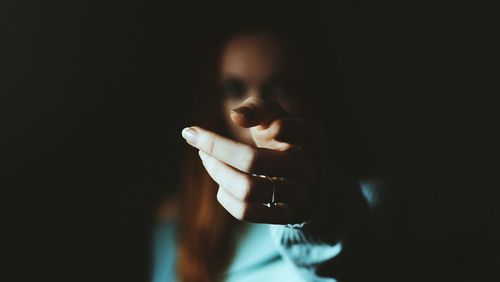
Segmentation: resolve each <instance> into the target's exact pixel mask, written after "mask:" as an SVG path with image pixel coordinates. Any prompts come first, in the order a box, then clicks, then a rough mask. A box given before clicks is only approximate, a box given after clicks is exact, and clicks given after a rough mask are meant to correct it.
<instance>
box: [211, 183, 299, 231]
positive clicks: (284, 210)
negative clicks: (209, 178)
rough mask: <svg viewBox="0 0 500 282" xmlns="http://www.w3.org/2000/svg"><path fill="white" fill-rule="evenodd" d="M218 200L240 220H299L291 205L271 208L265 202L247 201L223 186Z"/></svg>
mask: <svg viewBox="0 0 500 282" xmlns="http://www.w3.org/2000/svg"><path fill="white" fill-rule="evenodd" d="M217 201H219V203H220V204H221V205H222V207H224V209H226V210H227V211H228V212H229V213H230V214H231V215H232V216H233V217H234V218H236V219H238V220H243V221H248V222H253V223H268V224H289V223H296V222H298V220H296V219H295V215H294V210H293V209H292V207H291V206H289V205H285V204H279V205H278V206H275V207H272V208H269V207H266V206H265V205H263V204H251V203H245V202H242V201H240V200H238V199H236V198H235V197H233V196H232V195H231V194H230V193H229V192H227V191H226V190H225V189H223V188H219V191H218V192H217Z"/></svg>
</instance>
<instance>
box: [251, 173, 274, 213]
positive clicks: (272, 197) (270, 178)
mask: <svg viewBox="0 0 500 282" xmlns="http://www.w3.org/2000/svg"><path fill="white" fill-rule="evenodd" d="M252 176H257V177H260V178H265V179H267V180H269V181H270V182H271V185H272V186H273V192H272V194H271V201H270V202H268V203H263V205H264V206H266V207H268V208H272V207H275V206H277V205H278V203H277V202H276V196H275V193H276V186H275V185H274V181H273V177H269V176H265V175H259V174H252Z"/></svg>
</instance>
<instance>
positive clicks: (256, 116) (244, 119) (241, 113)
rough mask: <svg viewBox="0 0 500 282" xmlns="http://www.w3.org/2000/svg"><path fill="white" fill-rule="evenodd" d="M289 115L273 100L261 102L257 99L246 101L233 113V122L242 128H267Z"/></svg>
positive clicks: (252, 98) (251, 98)
mask: <svg viewBox="0 0 500 282" xmlns="http://www.w3.org/2000/svg"><path fill="white" fill-rule="evenodd" d="M287 116H289V114H288V113H287V112H286V111H285V110H284V109H283V108H282V107H281V106H280V104H278V102H276V101H273V100H261V99H258V98H255V97H250V98H248V99H246V100H245V101H244V102H243V103H241V105H240V106H238V107H237V108H235V109H233V110H232V111H231V120H232V121H233V122H234V123H235V124H237V125H239V126H242V127H254V126H258V125H260V126H262V127H263V128H267V127H268V126H269V125H270V124H271V123H272V122H273V121H274V120H276V119H279V118H283V117H287Z"/></svg>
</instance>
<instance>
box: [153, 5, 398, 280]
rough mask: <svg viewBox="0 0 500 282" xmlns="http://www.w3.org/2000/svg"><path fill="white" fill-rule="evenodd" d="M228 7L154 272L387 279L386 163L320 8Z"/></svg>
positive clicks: (220, 19)
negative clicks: (382, 213) (340, 66)
mask: <svg viewBox="0 0 500 282" xmlns="http://www.w3.org/2000/svg"><path fill="white" fill-rule="evenodd" d="M218 11H219V13H218V16H217V17H215V20H214V22H215V23H214V27H213V28H212V29H210V31H209V32H207V35H208V38H209V41H207V45H208V46H209V47H208V48H206V51H207V58H208V60H207V62H205V63H203V66H204V69H203V72H202V79H201V81H200V83H199V85H200V86H201V87H200V89H199V90H198V95H197V96H196V97H195V98H194V99H193V107H194V110H192V112H193V113H194V114H195V115H194V116H195V117H194V118H193V120H192V122H193V124H194V125H193V126H190V127H188V128H186V129H184V130H183V131H182V136H183V137H184V138H185V139H186V141H187V143H188V144H189V145H190V147H189V148H187V151H186V154H185V159H184V165H183V175H182V181H181V189H180V197H179V200H178V201H177V204H176V205H172V204H171V205H170V207H173V206H177V212H168V214H169V215H168V216H167V217H169V220H165V221H164V222H163V223H162V224H160V225H159V227H158V230H157V233H156V239H155V242H156V246H155V265H154V273H153V274H154V275H153V276H154V277H153V281H155V282H160V281H173V280H181V281H220V280H224V281H304V279H305V280H306V281H336V279H337V280H338V279H340V280H342V279H347V281H352V280H354V281H370V280H376V279H379V278H380V277H381V273H382V272H385V271H386V269H387V268H388V267H390V264H388V262H389V253H391V251H390V250H389V249H390V248H389V247H387V246H384V245H383V244H384V243H383V237H382V234H383V232H384V230H383V229H384V228H381V227H380V225H378V224H377V219H376V217H377V213H378V212H377V209H378V204H379V201H378V199H380V198H381V195H384V193H386V192H385V191H384V190H383V186H382V185H380V181H379V179H380V177H381V176H382V169H381V167H380V165H379V164H378V163H377V162H376V161H375V160H376V158H374V156H373V154H372V153H370V150H369V148H368V146H366V142H365V140H366V138H363V137H362V134H361V130H360V128H359V126H358V125H357V123H356V122H355V119H354V118H353V117H354V113H353V111H352V110H351V109H350V107H349V103H348V100H347V99H346V95H345V91H344V90H343V87H342V84H341V80H340V79H339V76H338V73H337V72H336V69H335V68H334V66H335V64H333V60H332V59H331V55H330V54H331V53H332V52H333V51H332V50H331V45H330V44H329V42H328V40H326V37H325V35H324V32H323V31H322V30H321V24H320V23H319V22H318V18H319V17H318V15H317V14H315V13H314V12H313V9H309V8H308V7H306V6H305V5H301V6H292V5H291V4H290V3H286V2H283V3H278V2H273V4H269V3H265V2H259V1H252V2H251V3H247V4H230V3H225V4H223V5H221V6H220V7H218ZM191 147H194V149H193V148H191ZM168 210H169V211H172V210H173V208H170V209H168ZM172 214H174V216H172ZM381 266H383V267H381ZM377 281H378V280H377Z"/></svg>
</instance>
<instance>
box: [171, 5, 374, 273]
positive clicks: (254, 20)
mask: <svg viewBox="0 0 500 282" xmlns="http://www.w3.org/2000/svg"><path fill="white" fill-rule="evenodd" d="M313 4H314V3H310V2H309V3H307V4H306V3H304V2H302V3H300V5H299V4H293V3H291V2H289V1H245V2H237V1H219V2H217V3H215V4H214V10H215V11H216V12H215V13H214V16H213V18H212V20H211V22H210V24H209V25H208V29H207V30H206V32H205V37H204V38H203V40H202V41H203V43H204V44H203V47H202V51H203V52H202V54H203V56H204V58H203V59H202V60H200V65H201V66H200V77H199V79H197V80H195V82H194V83H196V84H197V85H199V88H197V89H196V90H195V92H196V94H195V96H194V98H193V101H197V104H196V105H193V106H194V109H193V110H192V114H193V115H192V120H190V122H193V123H195V124H198V125H201V126H204V127H206V128H208V129H210V130H214V131H217V132H218V133H220V134H223V135H224V134H226V135H227V133H228V131H227V128H226V126H225V122H224V119H223V115H222V107H221V105H222V95H220V93H219V91H218V88H217V85H216V81H217V76H218V72H217V67H218V62H219V59H220V55H221V52H222V50H223V47H224V44H226V42H227V41H228V40H229V39H231V38H232V37H234V36H236V35H238V34H242V33H246V34H253V33H261V32H266V33H271V34H272V35H275V36H277V37H278V38H279V39H280V40H283V41H284V43H286V44H287V45H290V46H291V47H293V48H294V50H295V51H296V52H295V54H296V56H297V57H298V58H297V59H299V61H300V63H301V65H300V66H301V68H302V69H303V70H302V71H303V74H304V81H305V84H306V85H307V90H306V93H307V97H304V98H306V100H307V103H306V106H307V107H308V108H309V109H310V110H312V111H314V115H315V117H316V118H317V119H319V120H320V121H321V122H322V123H323V126H324V127H325V128H328V130H325V132H327V133H328V134H327V136H326V138H327V139H328V144H329V146H328V147H329V148H332V149H330V150H329V151H328V152H327V153H328V154H329V155H330V156H331V158H332V159H334V160H336V161H337V162H338V164H339V165H338V167H339V168H340V169H341V170H342V171H343V172H344V173H349V174H356V175H365V174H367V173H369V171H373V169H375V168H377V167H378V165H379V164H378V163H377V164H375V163H374V162H372V161H373V160H375V159H376V158H374V157H373V154H372V153H371V151H370V150H369V149H367V148H368V147H367V146H366V144H365V143H364V140H365V138H364V136H362V135H361V134H360V133H361V132H362V131H361V129H360V126H359V124H358V123H357V121H356V120H355V119H354V118H353V109H352V107H351V106H350V103H349V101H348V99H347V95H346V91H345V87H344V85H343V83H342V79H340V76H339V72H338V70H337V68H336V67H335V66H336V64H335V63H334V60H333V53H334V52H333V50H332V46H333V45H332V44H331V42H330V40H329V38H328V36H327V35H326V32H325V30H324V28H323V24H322V23H321V22H320V21H319V20H320V16H319V11H318V10H317V8H319V7H318V6H313ZM196 106H198V107H196ZM367 164H368V166H366V165H367ZM181 177H182V179H181V195H182V196H181V208H180V213H181V214H180V217H181V228H180V234H179V238H180V246H179V260H178V272H179V277H180V279H181V280H182V281H217V280H220V279H221V277H222V276H221V275H222V273H223V271H224V270H225V269H226V268H227V266H228V263H229V262H230V261H231V258H232V254H233V249H234V246H235V240H234V237H235V232H236V231H237V226H238V224H237V221H236V220H235V219H233V218H232V217H231V216H230V215H229V214H228V213H227V212H226V211H225V210H224V209H223V208H222V207H221V206H220V205H219V204H218V202H217V200H216V193H217V188H218V187H217V186H216V184H215V183H214V182H213V181H212V180H211V179H210V177H209V176H208V175H207V173H206V172H205V170H204V168H203V167H202V165H201V162H200V160H199V159H198V157H197V152H196V150H193V149H192V148H188V149H187V150H186V153H185V158H184V163H183V170H182V176H181Z"/></svg>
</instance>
